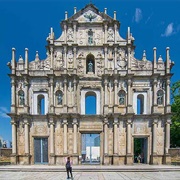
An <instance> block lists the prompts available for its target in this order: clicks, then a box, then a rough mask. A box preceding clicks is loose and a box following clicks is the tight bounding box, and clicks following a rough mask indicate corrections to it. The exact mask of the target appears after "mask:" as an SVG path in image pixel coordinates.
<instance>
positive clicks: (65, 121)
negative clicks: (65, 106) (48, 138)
mask: <svg viewBox="0 0 180 180" xmlns="http://www.w3.org/2000/svg"><path fill="white" fill-rule="evenodd" d="M63 125H64V134H63V135H64V154H67V153H68V151H67V126H68V123H67V120H66V119H64V120H63Z"/></svg>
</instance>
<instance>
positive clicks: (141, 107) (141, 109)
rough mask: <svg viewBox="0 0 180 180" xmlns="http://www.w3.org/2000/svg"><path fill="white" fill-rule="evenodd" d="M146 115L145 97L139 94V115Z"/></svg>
mask: <svg viewBox="0 0 180 180" xmlns="http://www.w3.org/2000/svg"><path fill="white" fill-rule="evenodd" d="M143 113H144V96H143V95H142V94H139V95H138V96H137V114H143Z"/></svg>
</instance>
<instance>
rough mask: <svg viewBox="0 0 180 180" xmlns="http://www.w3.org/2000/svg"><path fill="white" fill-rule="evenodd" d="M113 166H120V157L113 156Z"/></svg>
mask: <svg viewBox="0 0 180 180" xmlns="http://www.w3.org/2000/svg"><path fill="white" fill-rule="evenodd" d="M113 165H119V156H118V155H116V154H115V155H113Z"/></svg>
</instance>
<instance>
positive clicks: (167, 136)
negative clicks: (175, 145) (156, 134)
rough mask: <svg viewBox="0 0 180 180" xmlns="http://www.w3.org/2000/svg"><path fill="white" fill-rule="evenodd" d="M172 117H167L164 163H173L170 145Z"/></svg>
mask: <svg viewBox="0 0 180 180" xmlns="http://www.w3.org/2000/svg"><path fill="white" fill-rule="evenodd" d="M170 123H171V119H170V117H167V120H166V126H165V149H164V158H163V163H164V164H171V156H170V154H169V147H170Z"/></svg>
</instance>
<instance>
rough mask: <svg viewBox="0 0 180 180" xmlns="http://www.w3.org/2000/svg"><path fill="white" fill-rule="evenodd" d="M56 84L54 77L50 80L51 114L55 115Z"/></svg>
mask: <svg viewBox="0 0 180 180" xmlns="http://www.w3.org/2000/svg"><path fill="white" fill-rule="evenodd" d="M53 85H54V82H53V77H51V78H50V112H51V113H54V86H53Z"/></svg>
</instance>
